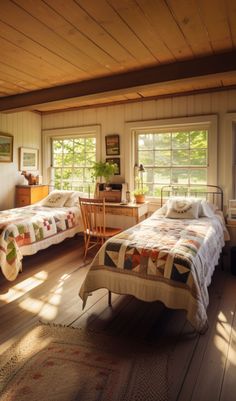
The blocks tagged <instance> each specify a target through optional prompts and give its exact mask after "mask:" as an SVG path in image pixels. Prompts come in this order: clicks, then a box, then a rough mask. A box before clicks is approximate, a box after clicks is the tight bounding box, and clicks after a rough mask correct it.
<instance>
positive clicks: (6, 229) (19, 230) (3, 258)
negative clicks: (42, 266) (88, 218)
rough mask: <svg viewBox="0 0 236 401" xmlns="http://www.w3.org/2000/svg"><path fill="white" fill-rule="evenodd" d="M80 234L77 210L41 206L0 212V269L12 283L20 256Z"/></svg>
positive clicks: (73, 207)
mask: <svg viewBox="0 0 236 401" xmlns="http://www.w3.org/2000/svg"><path fill="white" fill-rule="evenodd" d="M80 231H82V221H81V215H80V208H79V207H78V206H70V207H47V206H43V205H41V204H37V205H31V206H25V207H22V208H16V209H10V210H5V211H1V212H0V266H1V270H2V273H3V275H4V276H5V277H6V279H8V280H11V281H12V280H15V278H16V277H17V275H18V273H19V271H20V270H21V268H22V258H23V256H24V255H32V254H34V253H36V252H37V251H39V250H41V249H45V248H47V247H48V246H50V245H52V244H56V243H59V242H61V241H63V240H64V239H65V238H68V237H72V236H74V235H75V234H76V233H77V232H80Z"/></svg>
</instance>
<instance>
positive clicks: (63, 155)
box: [52, 136, 96, 193]
mask: <svg viewBox="0 0 236 401" xmlns="http://www.w3.org/2000/svg"><path fill="white" fill-rule="evenodd" d="M95 161H96V138H95V137H91V136H84V137H83V136H80V137H78V138H57V139H54V138H53V139H52V167H53V168H54V169H53V170H54V178H53V182H54V188H55V189H65V190H73V191H83V192H90V193H92V192H94V189H95V183H94V182H93V180H92V166H93V164H94V162H95Z"/></svg>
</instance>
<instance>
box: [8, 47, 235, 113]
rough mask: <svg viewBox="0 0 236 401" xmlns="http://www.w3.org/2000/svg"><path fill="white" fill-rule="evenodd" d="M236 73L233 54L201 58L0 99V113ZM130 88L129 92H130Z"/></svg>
mask: <svg viewBox="0 0 236 401" xmlns="http://www.w3.org/2000/svg"><path fill="white" fill-rule="evenodd" d="M230 71H236V52H231V53H224V54H220V55H214V56H211V57H202V58H199V59H195V60H188V61H184V62H178V63H173V64H167V65H160V66H158V67H152V68H146V69H143V70H138V71H132V72H127V73H123V74H118V75H116V76H113V77H110V76H108V77H103V78H97V79H93V80H89V81H82V82H78V83H74V84H70V85H62V86H57V87H51V88H47V89H42V90H38V91H35V92H29V93H24V94H21V95H16V96H9V97H5V98H4V99H1V98H0V110H1V111H4V110H9V109H17V108H22V107H24V108H25V107H27V106H32V105H34V104H41V103H46V102H63V101H64V102H65V101H66V100H67V99H71V98H77V97H81V98H82V97H83V98H86V97H87V98H98V97H103V96H104V94H105V96H110V94H111V93H112V92H114V91H115V92H114V93H116V94H121V92H123V93H128V92H131V91H136V92H138V93H140V91H139V88H142V87H144V86H145V87H146V86H147V85H150V86H151V85H157V84H163V83H167V82H168V81H169V82H173V81H177V80H182V79H187V78H195V77H201V76H207V75H211V76H212V74H219V73H223V72H230ZM131 88H132V89H131Z"/></svg>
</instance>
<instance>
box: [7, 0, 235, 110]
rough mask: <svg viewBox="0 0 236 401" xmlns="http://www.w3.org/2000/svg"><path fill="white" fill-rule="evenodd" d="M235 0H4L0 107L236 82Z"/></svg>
mask: <svg viewBox="0 0 236 401" xmlns="http://www.w3.org/2000/svg"><path fill="white" fill-rule="evenodd" d="M235 47H236V1H235V0H1V1H0V54H1V61H0V111H12V110H22V109H23V110H37V111H41V112H48V111H53V110H60V109H67V108H75V107H89V106H93V105H99V104H107V103H114V102H125V101H132V100H137V99H144V98H150V97H158V96H168V95H174V94H175V95H176V94H181V93H186V92H187V93H192V92H195V91H204V90H214V89H216V88H218V89H219V88H221V89H222V88H228V87H234V86H235V85H236V48H235Z"/></svg>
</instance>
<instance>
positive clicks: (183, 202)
mask: <svg viewBox="0 0 236 401" xmlns="http://www.w3.org/2000/svg"><path fill="white" fill-rule="evenodd" d="M199 205H200V200H198V199H191V198H179V197H176V198H170V199H169V200H168V201H167V211H166V214H165V217H168V218H170V219H198V214H199Z"/></svg>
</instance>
